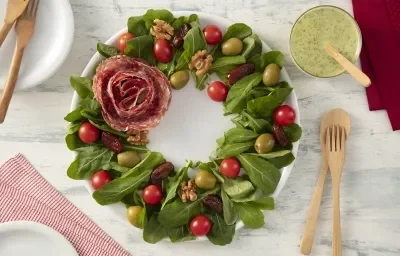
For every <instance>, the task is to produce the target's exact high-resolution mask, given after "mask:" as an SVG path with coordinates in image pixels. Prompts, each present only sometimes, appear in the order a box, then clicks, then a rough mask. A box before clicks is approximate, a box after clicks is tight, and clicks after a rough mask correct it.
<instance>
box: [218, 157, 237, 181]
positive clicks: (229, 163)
mask: <svg viewBox="0 0 400 256" xmlns="http://www.w3.org/2000/svg"><path fill="white" fill-rule="evenodd" d="M219 169H220V171H221V173H222V174H223V175H224V176H226V177H228V178H236V177H237V176H238V175H239V172H240V162H239V161H238V160H237V159H236V158H234V157H230V158H226V159H224V160H222V162H221V165H220V166H219Z"/></svg>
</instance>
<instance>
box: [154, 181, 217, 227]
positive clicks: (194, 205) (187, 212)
mask: <svg viewBox="0 0 400 256" xmlns="http://www.w3.org/2000/svg"><path fill="white" fill-rule="evenodd" d="M219 190H220V187H219V186H216V187H215V188H214V189H212V190H208V191H206V192H205V193H203V194H201V195H200V196H198V198H197V200H196V201H194V202H186V203H184V202H182V200H180V199H177V200H175V201H174V202H172V203H170V204H167V205H166V206H165V207H164V208H163V209H162V210H161V211H160V214H159V216H158V220H159V221H160V223H161V224H162V225H164V226H165V227H167V228H176V227H179V226H182V225H185V224H187V223H188V222H189V220H190V218H191V217H192V216H193V215H194V214H197V213H199V212H200V211H201V206H200V204H201V203H202V202H203V199H204V197H206V196H207V195H211V194H216V193H217V192H218V191H219Z"/></svg>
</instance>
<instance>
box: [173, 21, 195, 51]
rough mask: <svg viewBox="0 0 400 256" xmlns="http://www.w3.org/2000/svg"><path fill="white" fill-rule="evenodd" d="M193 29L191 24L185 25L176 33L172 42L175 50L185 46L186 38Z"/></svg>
mask: <svg viewBox="0 0 400 256" xmlns="http://www.w3.org/2000/svg"><path fill="white" fill-rule="evenodd" d="M191 28H192V26H190V24H189V23H185V24H183V25H182V26H181V27H180V28H178V29H177V30H176V31H175V36H174V39H173V40H172V44H173V45H174V46H175V48H181V47H182V46H183V42H184V38H185V36H186V34H187V32H189V30H190V29H191Z"/></svg>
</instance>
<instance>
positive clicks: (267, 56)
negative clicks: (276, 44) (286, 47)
mask: <svg viewBox="0 0 400 256" xmlns="http://www.w3.org/2000/svg"><path fill="white" fill-rule="evenodd" d="M271 63H275V64H276V65H278V66H279V67H280V68H281V69H282V68H283V66H284V65H285V55H283V53H281V52H280V51H270V52H267V53H264V54H263V55H262V56H261V65H260V68H261V70H262V71H263V70H264V69H265V67H266V66H268V65H269V64H271Z"/></svg>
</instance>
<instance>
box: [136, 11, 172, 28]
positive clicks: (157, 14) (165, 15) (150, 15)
mask: <svg viewBox="0 0 400 256" xmlns="http://www.w3.org/2000/svg"><path fill="white" fill-rule="evenodd" d="M155 19H159V20H163V21H165V22H167V23H169V24H171V23H172V22H173V21H174V15H173V14H172V13H171V12H170V11H168V10H165V9H157V10H155V9H149V10H148V11H147V12H146V13H145V14H144V15H143V20H144V21H145V23H146V28H147V29H149V28H150V27H151V26H153V23H154V20H155Z"/></svg>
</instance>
